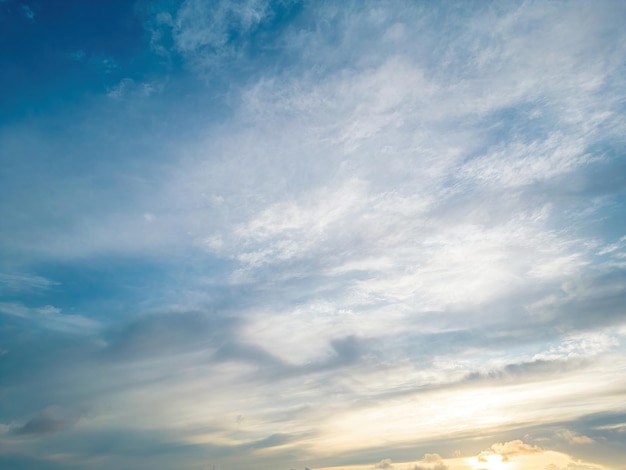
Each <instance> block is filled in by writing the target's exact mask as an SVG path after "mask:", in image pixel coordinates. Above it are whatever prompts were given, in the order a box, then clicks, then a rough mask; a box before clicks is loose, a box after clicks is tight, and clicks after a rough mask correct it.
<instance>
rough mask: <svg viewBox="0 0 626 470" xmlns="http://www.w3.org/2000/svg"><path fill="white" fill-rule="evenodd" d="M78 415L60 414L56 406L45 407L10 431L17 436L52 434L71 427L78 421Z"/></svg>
mask: <svg viewBox="0 0 626 470" xmlns="http://www.w3.org/2000/svg"><path fill="white" fill-rule="evenodd" d="M77 419H78V417H76V416H67V415H63V414H60V412H59V410H57V409H56V408H54V407H51V408H48V409H45V410H43V411H41V412H40V413H38V414H37V415H35V416H34V417H32V418H31V419H29V420H28V421H27V422H26V423H24V424H23V425H21V426H13V427H11V428H10V432H11V433H12V434H15V435H17V436H29V435H33V436H37V435H41V434H52V433H57V432H61V431H65V430H67V429H70V428H71V427H72V426H73V425H74V424H75V423H76V421H77Z"/></svg>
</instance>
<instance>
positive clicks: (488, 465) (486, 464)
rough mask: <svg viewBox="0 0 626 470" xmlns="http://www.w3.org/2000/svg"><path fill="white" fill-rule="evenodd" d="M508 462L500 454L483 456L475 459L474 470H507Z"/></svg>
mask: <svg viewBox="0 0 626 470" xmlns="http://www.w3.org/2000/svg"><path fill="white" fill-rule="evenodd" d="M508 463H509V462H507V461H506V460H504V458H503V457H502V456H501V455H500V454H490V455H484V456H480V457H478V458H476V463H475V464H474V465H475V466H476V470H508V468H509V465H508Z"/></svg>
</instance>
